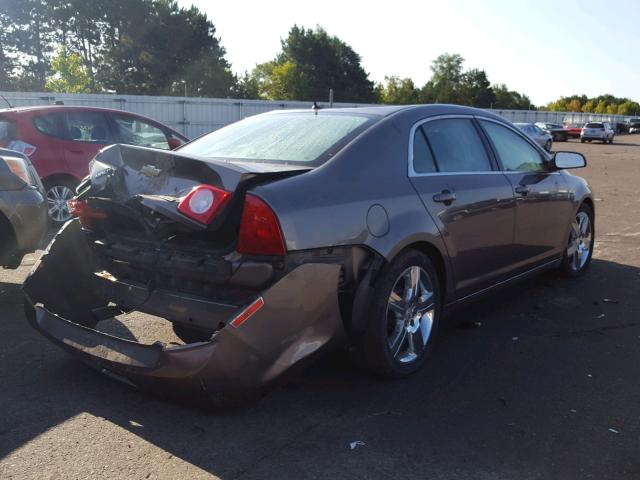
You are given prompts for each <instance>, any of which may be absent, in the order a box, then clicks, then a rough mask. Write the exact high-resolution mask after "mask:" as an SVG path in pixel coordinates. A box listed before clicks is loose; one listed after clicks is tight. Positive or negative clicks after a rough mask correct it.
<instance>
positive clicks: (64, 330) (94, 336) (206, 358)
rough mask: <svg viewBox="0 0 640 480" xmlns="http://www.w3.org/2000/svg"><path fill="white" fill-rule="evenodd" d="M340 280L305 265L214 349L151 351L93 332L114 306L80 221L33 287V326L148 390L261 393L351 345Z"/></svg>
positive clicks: (65, 232)
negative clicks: (329, 350) (332, 348)
mask: <svg viewBox="0 0 640 480" xmlns="http://www.w3.org/2000/svg"><path fill="white" fill-rule="evenodd" d="M339 273H340V265H335V264H333V265H332V264H322V263H308V264H303V265H300V266H298V267H297V268H295V269H294V270H292V271H291V272H289V273H288V274H287V275H285V276H284V277H283V278H281V279H280V280H279V281H278V282H277V283H275V284H274V285H272V286H271V287H270V288H268V289H266V290H265V291H263V292H261V293H260V295H259V296H261V297H262V298H263V300H264V306H263V307H262V308H260V309H259V310H258V311H257V312H256V313H255V314H254V315H252V316H251V318H250V319H249V320H247V321H246V322H244V323H242V325H240V326H239V327H238V328H234V327H232V326H230V325H227V326H225V327H224V328H222V329H220V330H218V331H217V332H216V333H215V334H214V335H213V336H212V338H211V339H210V340H209V341H207V342H200V343H193V344H188V345H180V346H175V345H173V346H166V345H163V344H161V343H155V344H153V345H143V344H141V343H137V342H132V341H129V340H124V339H120V338H117V337H113V336H111V335H108V334H105V333H101V332H98V331H96V330H94V329H93V328H91V327H93V326H95V321H96V319H94V318H92V313H91V312H92V310H95V309H99V308H101V307H104V306H105V303H106V302H107V299H106V298H105V296H104V295H103V292H102V290H101V288H100V287H99V285H100V281H99V279H98V280H96V278H97V277H96V276H95V275H94V272H93V269H92V261H91V252H90V249H89V248H88V247H87V245H86V240H85V239H84V234H83V232H82V231H81V229H80V228H79V226H78V224H77V222H75V221H72V222H70V223H68V224H67V225H66V226H65V227H64V228H63V229H62V230H61V232H60V233H59V234H58V235H57V236H56V238H55V239H54V241H53V242H52V244H51V245H50V246H49V248H48V249H47V251H46V252H45V253H44V255H43V256H42V257H41V259H40V260H39V261H38V262H37V263H36V265H35V266H34V269H33V271H32V272H31V274H30V275H29V277H28V278H27V280H26V281H25V283H24V285H23V290H24V293H25V297H26V299H27V309H28V310H29V311H28V314H29V315H28V316H29V320H30V321H31V323H32V325H33V326H34V327H35V328H36V329H37V330H39V331H40V332H42V333H43V334H44V335H45V336H47V337H48V338H50V339H51V340H52V341H53V342H54V343H56V344H57V345H59V346H60V347H62V348H63V349H65V350H66V351H69V352H71V353H72V354H74V355H76V356H77V357H79V358H80V359H81V360H83V361H84V362H86V363H88V364H89V365H91V366H93V367H96V368H98V369H99V370H102V371H104V372H105V373H109V374H110V375H111V376H113V377H115V378H119V377H122V378H123V379H126V381H127V382H128V383H129V382H130V383H133V384H134V385H136V386H140V387H150V388H152V389H160V390H162V389H165V391H166V389H170V390H172V392H170V393H178V391H179V390H184V391H185V392H186V391H193V390H199V391H206V392H207V393H217V392H227V391H241V390H246V389H254V388H257V387H261V386H263V385H265V384H266V383H268V382H269V381H271V380H273V379H275V378H276V377H278V376H279V375H280V374H282V373H283V372H285V371H286V370H288V369H289V368H290V367H291V366H293V365H295V364H296V363H298V362H299V361H301V360H302V359H304V358H306V357H308V356H309V355H311V354H312V353H314V352H316V351H318V350H319V349H320V348H322V347H325V346H327V345H330V344H331V345H333V344H340V343H343V342H344V341H345V340H346V335H345V333H344V327H343V324H342V320H341V317H340V311H339V307H338V293H337V285H338V277H339ZM236 313H237V312H236ZM232 317H233V316H231V318H232ZM231 318H229V320H230V319H231ZM165 393H167V392H165Z"/></svg>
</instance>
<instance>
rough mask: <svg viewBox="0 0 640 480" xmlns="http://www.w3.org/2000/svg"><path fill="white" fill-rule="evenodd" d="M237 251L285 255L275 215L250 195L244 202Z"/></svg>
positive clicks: (267, 206) (264, 204)
mask: <svg viewBox="0 0 640 480" xmlns="http://www.w3.org/2000/svg"><path fill="white" fill-rule="evenodd" d="M237 250H238V252H240V253H246V254H249V255H284V254H285V253H286V249H285V246H284V238H283V237H282V232H281V231H280V225H279V223H278V218H277V217H276V214H275V213H273V210H271V208H270V207H269V205H267V204H266V203H265V202H264V201H263V200H261V199H260V198H258V197H255V196H253V195H251V194H247V196H246V197H245V200H244V210H243V211H242V221H241V223H240V234H239V236H238V248H237Z"/></svg>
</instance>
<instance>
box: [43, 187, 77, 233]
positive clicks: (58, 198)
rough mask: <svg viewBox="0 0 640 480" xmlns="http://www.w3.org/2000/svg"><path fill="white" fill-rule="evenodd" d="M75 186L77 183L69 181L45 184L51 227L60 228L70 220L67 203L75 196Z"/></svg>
mask: <svg viewBox="0 0 640 480" xmlns="http://www.w3.org/2000/svg"><path fill="white" fill-rule="evenodd" d="M77 186H78V185H77V182H74V181H71V180H57V181H56V180H52V181H48V182H45V186H44V188H45V191H46V193H47V212H48V214H49V220H50V221H51V223H52V224H53V225H55V226H60V225H62V224H63V223H65V222H66V221H67V220H70V219H71V217H72V215H71V210H70V209H69V205H68V202H69V200H71V199H72V198H73V197H74V196H75V191H76V187H77Z"/></svg>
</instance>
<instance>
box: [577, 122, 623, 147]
mask: <svg viewBox="0 0 640 480" xmlns="http://www.w3.org/2000/svg"><path fill="white" fill-rule="evenodd" d="M614 136H615V132H614V131H613V128H612V127H611V124H610V123H609V122H589V123H587V124H586V125H585V126H584V127H582V132H580V141H581V142H582V143H584V142H590V141H591V140H599V141H601V142H602V143H613V137H614Z"/></svg>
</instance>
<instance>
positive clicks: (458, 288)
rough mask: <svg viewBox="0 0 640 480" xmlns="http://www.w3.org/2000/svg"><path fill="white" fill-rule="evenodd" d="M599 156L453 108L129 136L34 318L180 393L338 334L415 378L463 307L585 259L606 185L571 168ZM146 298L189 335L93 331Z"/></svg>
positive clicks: (283, 359)
mask: <svg viewBox="0 0 640 480" xmlns="http://www.w3.org/2000/svg"><path fill="white" fill-rule="evenodd" d="M584 165H585V159H584V157H583V156H582V155H580V154H578V153H569V152H557V153H555V154H553V155H552V154H550V153H548V152H546V151H545V150H543V149H542V148H540V147H539V146H538V145H537V144H536V143H535V142H534V141H533V140H532V139H531V138H530V137H529V136H527V135H525V134H524V133H523V132H521V131H520V130H519V129H518V128H516V127H514V126H513V125H512V124H511V123H509V122H508V121H506V120H504V119H503V118H500V117H498V116H496V115H493V114H491V113H488V112H484V111H481V110H475V109H471V108H465V107H457V106H450V105H449V106H448V105H423V106H405V107H371V108H357V109H331V110H320V111H317V110H316V111H311V110H310V111H279V112H274V113H268V114H264V115H258V116H254V117H250V118H247V119H245V120H242V121H240V122H238V123H235V124H233V125H230V126H227V127H225V128H223V129H220V130H218V131H215V132H213V133H210V134H208V135H206V136H203V137H201V138H199V139H197V140H195V141H193V142H191V143H189V144H187V145H185V146H183V147H182V148H180V149H178V150H177V151H166V152H163V151H159V150H154V149H150V148H143V147H134V146H124V145H114V146H111V147H108V148H106V149H104V150H103V151H102V152H101V153H99V154H98V155H97V156H96V157H95V159H94V160H93V162H92V164H91V173H90V176H89V177H88V178H87V179H85V180H84V181H83V182H82V183H81V184H80V186H79V188H78V191H77V197H76V199H75V200H74V202H73V210H74V212H75V214H76V215H77V216H78V219H77V220H71V221H70V222H68V223H67V224H66V225H65V226H64V227H63V229H62V230H61V231H60V233H59V234H58V235H57V237H56V238H55V239H54V240H53V241H52V243H51V245H50V246H49V248H48V250H47V251H46V253H45V254H44V255H43V256H42V258H41V259H40V260H39V262H38V263H37V264H36V265H35V267H34V269H33V271H32V272H31V274H30V276H29V277H28V279H27V280H26V282H25V284H24V287H23V289H24V292H25V297H26V298H25V308H26V311H27V316H28V318H29V319H30V321H31V323H32V324H33V326H34V327H35V328H36V329H38V330H39V331H41V332H42V333H43V334H44V335H45V336H46V337H48V338H49V339H50V340H51V341H53V342H54V343H56V344H58V345H59V346H60V347H62V348H64V349H66V350H68V351H69V352H71V353H73V354H75V355H76V356H77V357H78V358H80V359H81V360H82V361H84V362H86V363H88V364H89V365H92V366H94V367H96V368H97V369H98V370H100V371H102V372H103V373H106V374H108V375H109V376H111V377H113V378H116V379H119V380H121V381H123V382H126V383H127V384H129V385H135V386H138V387H142V388H149V389H153V390H161V391H163V392H165V393H168V394H178V393H182V394H184V393H187V392H189V393H188V394H189V395H195V394H196V393H197V392H199V393H201V394H204V395H205V396H206V397H207V398H210V399H220V398H226V397H227V396H230V397H233V395H235V394H238V393H239V392H246V391H252V390H253V389H257V388H259V387H262V386H264V385H266V384H267V383H269V382H271V381H272V380H274V379H276V378H277V377H279V376H280V375H281V374H283V372H285V371H287V370H288V369H290V368H291V367H292V366H294V365H296V364H298V363H299V362H301V361H303V360H304V359H306V358H310V357H311V356H312V355H313V354H315V353H317V352H319V351H321V350H323V349H326V348H331V347H345V346H348V347H350V348H351V349H352V351H353V353H354V357H355V359H356V360H357V362H358V363H359V364H361V365H362V366H364V367H366V368H368V369H369V370H371V371H373V372H375V373H377V374H379V375H382V376H386V377H391V378H397V377H404V376H406V375H409V374H411V373H413V372H415V371H416V370H418V369H419V368H420V367H422V366H423V364H424V363H425V362H426V361H427V358H428V354H429V352H430V350H432V347H433V345H434V342H435V341H436V336H437V331H438V327H439V324H440V322H441V321H442V319H443V318H444V317H443V315H444V314H445V312H446V311H447V310H449V309H450V308H452V307H454V306H456V305H458V304H461V303H463V302H466V301H469V300H472V299H475V298H477V297H479V296H481V295H483V294H485V293H489V292H491V291H493V290H496V289H497V288H498V287H500V286H503V285H507V284H509V283H511V282H513V281H516V280H518V279H521V278H523V277H526V276H528V275H532V274H535V273H537V272H541V271H543V270H547V269H558V270H560V271H561V272H563V273H564V274H566V275H569V276H578V275H581V274H582V273H583V272H584V271H585V270H586V269H587V267H588V266H589V263H590V259H591V254H592V251H593V241H594V204H593V197H592V193H591V190H590V188H589V185H588V184H587V182H586V181H584V180H583V179H582V178H580V177H577V176H574V175H572V174H571V173H569V171H568V169H571V168H577V167H582V166H584ZM70 272H72V273H70ZM132 310H138V311H141V312H145V313H148V314H153V315H156V316H159V317H162V318H164V319H166V320H167V321H169V322H171V323H172V325H173V328H174V330H175V332H176V334H177V335H178V336H179V337H180V338H181V339H182V340H183V341H184V344H180V345H176V344H165V343H162V342H159V341H158V342H155V343H153V344H150V345H149V344H143V343H140V342H135V341H130V340H124V339H120V338H116V337H114V336H110V335H107V334H105V333H102V332H100V331H98V329H96V325H97V324H98V323H99V322H100V321H102V320H105V319H108V318H111V317H113V316H114V315H118V314H121V313H123V312H129V311H132Z"/></svg>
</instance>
